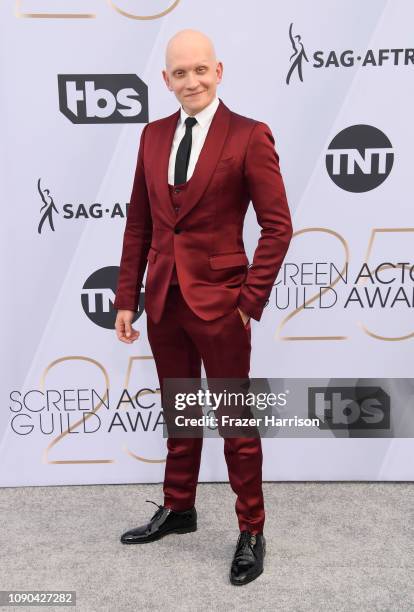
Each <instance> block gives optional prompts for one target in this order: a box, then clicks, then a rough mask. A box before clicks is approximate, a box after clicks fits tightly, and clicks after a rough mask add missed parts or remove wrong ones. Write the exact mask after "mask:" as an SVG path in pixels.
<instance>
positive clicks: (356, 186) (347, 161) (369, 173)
mask: <svg viewBox="0 0 414 612" xmlns="http://www.w3.org/2000/svg"><path fill="white" fill-rule="evenodd" d="M393 163H394V151H393V148H392V145H391V142H390V141H389V139H388V138H387V136H386V135H385V134H384V133H383V132H381V131H380V130H378V129H377V128H375V127H373V126H372V125H352V126H351V127H348V128H346V129H345V130H342V132H339V134H337V135H336V136H335V138H334V139H333V140H332V142H331V144H330V145H329V147H328V151H327V153H326V169H327V171H328V174H329V176H330V177H331V179H332V180H333V182H334V183H335V185H337V186H338V187H341V189H345V191H351V192H353V193H362V192H364V191H370V190H371V189H375V188H376V187H378V186H379V185H381V183H383V182H384V181H385V179H386V178H387V177H388V175H389V173H390V172H391V168H392V166H393Z"/></svg>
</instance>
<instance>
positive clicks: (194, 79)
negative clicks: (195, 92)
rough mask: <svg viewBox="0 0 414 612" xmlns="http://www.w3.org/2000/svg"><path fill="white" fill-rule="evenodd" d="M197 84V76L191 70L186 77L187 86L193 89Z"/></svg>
mask: <svg viewBox="0 0 414 612" xmlns="http://www.w3.org/2000/svg"><path fill="white" fill-rule="evenodd" d="M197 86H198V80H197V77H196V76H195V75H194V74H193V73H192V72H190V74H189V75H188V78H187V87H188V88H189V89H194V88H195V87H197Z"/></svg>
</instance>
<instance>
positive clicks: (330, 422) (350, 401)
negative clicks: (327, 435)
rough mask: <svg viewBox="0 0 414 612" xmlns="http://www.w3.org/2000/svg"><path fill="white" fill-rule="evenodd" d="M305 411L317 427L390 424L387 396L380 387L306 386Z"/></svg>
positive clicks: (337, 427) (367, 426) (368, 427)
mask: <svg viewBox="0 0 414 612" xmlns="http://www.w3.org/2000/svg"><path fill="white" fill-rule="evenodd" d="M308 411H309V417H313V418H315V417H316V418H318V419H319V420H320V424H319V427H320V428H321V429H368V430H369V429H389V427H390V397H389V395H388V394H387V393H385V391H383V389H381V388H380V387H362V386H361V387H331V388H328V387H309V389H308Z"/></svg>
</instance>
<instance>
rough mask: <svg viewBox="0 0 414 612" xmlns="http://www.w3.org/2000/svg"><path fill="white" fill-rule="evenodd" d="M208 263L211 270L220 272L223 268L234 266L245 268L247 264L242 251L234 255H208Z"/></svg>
mask: <svg viewBox="0 0 414 612" xmlns="http://www.w3.org/2000/svg"><path fill="white" fill-rule="evenodd" d="M209 262H210V268H211V269H212V270H222V269H223V268H233V267H235V266H247V265H248V264H249V260H248V259H247V255H246V253H243V252H242V251H238V252H236V253H222V254H221V255H220V254H218V255H209Z"/></svg>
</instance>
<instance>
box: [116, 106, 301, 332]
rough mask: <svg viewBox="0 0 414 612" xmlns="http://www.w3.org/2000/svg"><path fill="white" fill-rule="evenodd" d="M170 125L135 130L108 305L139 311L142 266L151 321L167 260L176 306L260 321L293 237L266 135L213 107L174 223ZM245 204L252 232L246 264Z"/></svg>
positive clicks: (160, 303)
mask: <svg viewBox="0 0 414 612" xmlns="http://www.w3.org/2000/svg"><path fill="white" fill-rule="evenodd" d="M178 118H179V110H178V111H177V112H175V113H174V114H172V115H170V116H168V117H165V118H163V119H159V120H157V121H152V122H151V123H148V124H147V125H146V126H145V127H144V129H143V131H142V134H141V141H140V146H139V151H138V160H137V165H136V171H135V178H134V183H133V188H132V195H131V200H130V205H129V209H128V215H127V221H126V227H125V233H124V239H123V248H122V256H121V263H120V272H119V279H118V286H117V291H116V296H115V302H114V307H115V308H116V309H118V310H119V309H126V310H133V311H136V310H137V309H138V301H139V293H140V290H141V285H142V280H143V277H144V272H145V269H146V266H147V262H148V271H147V276H146V284H145V310H146V312H147V315H148V316H150V317H151V319H152V320H153V321H154V322H155V323H158V322H159V320H160V319H161V316H162V312H163V308H164V303H165V298H166V294H167V290H168V286H169V281H170V277H171V273H172V269H173V265H174V261H175V265H176V270H177V276H178V280H179V283H180V287H181V291H182V294H183V296H184V299H185V300H186V302H187V304H188V305H189V307H190V308H191V309H192V310H193V312H194V313H195V314H196V315H197V316H199V317H200V318H201V319H204V320H206V321H208V320H212V319H215V318H217V317H219V316H222V315H224V314H226V313H228V312H230V311H231V310H232V309H235V308H236V306H239V308H240V309H241V310H243V311H244V312H245V313H246V314H248V315H249V316H250V317H252V318H253V319H256V320H257V321H259V320H260V318H261V316H262V311H263V308H264V306H265V305H266V302H267V301H268V298H269V295H270V292H271V290H272V287H273V283H274V281H275V279H276V276H277V274H278V271H279V268H280V266H281V264H282V262H283V259H284V257H285V254H286V251H287V249H288V246H289V242H290V240H291V236H292V223H291V217H290V212H289V207H288V203H287V199H286V193H285V187H284V184H283V179H282V176H281V173H280V169H279V157H278V154H277V152H276V151H275V148H274V144H275V141H274V139H273V136H272V133H271V131H270V129H269V127H268V126H267V125H266V124H265V123H263V122H260V121H255V120H253V119H250V118H247V117H243V116H242V115H238V114H237V113H234V112H232V111H231V110H230V109H229V108H228V107H227V106H226V105H225V104H224V103H223V102H222V100H221V99H220V102H219V105H218V107H217V110H216V112H215V114H214V116H213V120H212V122H211V125H210V128H209V131H208V133H207V137H206V140H205V142H204V146H203V148H202V150H201V152H200V155H199V158H198V160H197V164H196V166H195V169H194V172H193V175H192V177H191V179H190V182H189V184H188V186H187V189H186V190H185V191H184V192H183V193H182V195H183V200H182V202H181V207H180V212H179V213H178V215H177V213H176V212H175V211H174V208H173V205H172V202H171V197H170V193H169V188H168V178H167V176H168V161H169V156H170V152H171V144H172V140H173V136H174V133H175V129H176V125H177V121H178ZM180 197H181V196H180ZM250 201H251V202H252V204H253V206H254V209H255V213H256V217H257V221H258V223H259V225H260V227H261V234H260V238H259V241H258V245H257V247H256V250H255V252H254V256H253V261H252V263H251V265H250V266H249V260H248V258H247V256H246V253H245V249H244V244H243V222H244V217H245V214H246V210H247V208H248V206H249V203H250Z"/></svg>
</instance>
